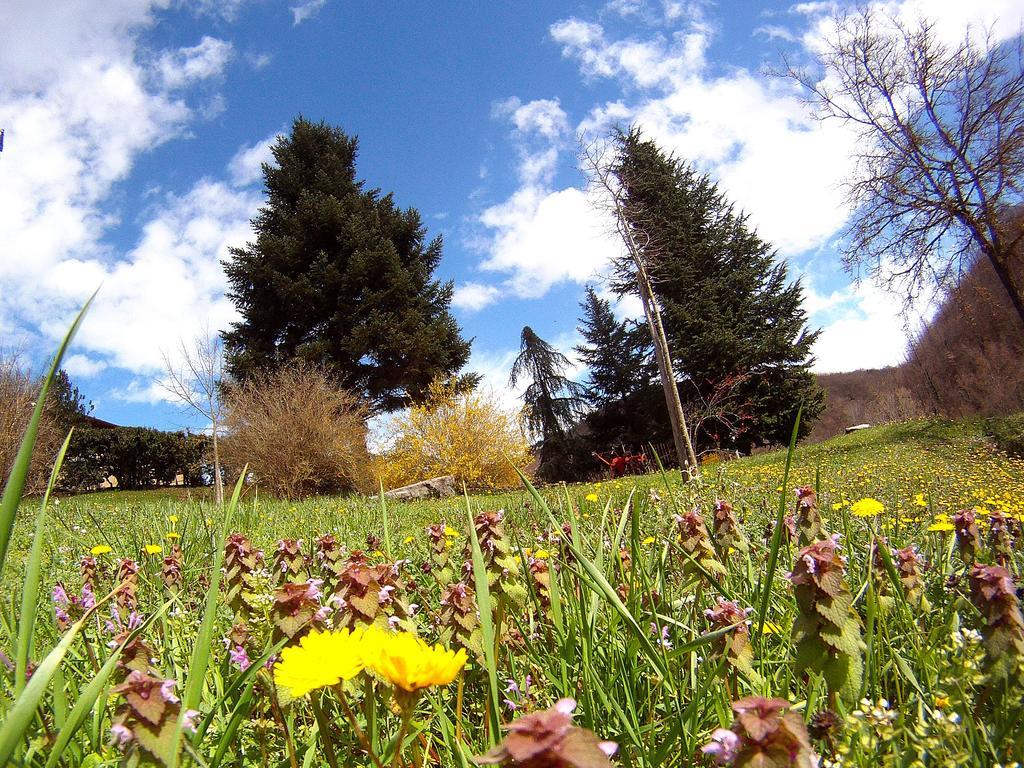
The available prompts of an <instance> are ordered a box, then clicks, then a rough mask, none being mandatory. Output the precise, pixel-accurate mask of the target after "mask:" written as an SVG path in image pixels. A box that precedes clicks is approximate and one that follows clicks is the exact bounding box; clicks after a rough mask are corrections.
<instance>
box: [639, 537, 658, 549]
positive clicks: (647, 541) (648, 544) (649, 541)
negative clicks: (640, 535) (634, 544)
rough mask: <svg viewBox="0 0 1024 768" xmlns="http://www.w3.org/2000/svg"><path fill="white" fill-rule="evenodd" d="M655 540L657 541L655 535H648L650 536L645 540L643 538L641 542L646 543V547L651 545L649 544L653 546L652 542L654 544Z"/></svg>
mask: <svg viewBox="0 0 1024 768" xmlns="http://www.w3.org/2000/svg"><path fill="white" fill-rule="evenodd" d="M654 542H655V538H654V537H653V536H648V537H647V538H646V539H644V540H643V542H641V543H642V544H643V545H644V546H645V547H649V546H651V544H653V543H654Z"/></svg>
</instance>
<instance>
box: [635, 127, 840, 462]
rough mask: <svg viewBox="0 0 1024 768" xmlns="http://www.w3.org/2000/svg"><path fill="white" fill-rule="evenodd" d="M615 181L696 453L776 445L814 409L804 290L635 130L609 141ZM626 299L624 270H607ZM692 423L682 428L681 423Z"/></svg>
mask: <svg viewBox="0 0 1024 768" xmlns="http://www.w3.org/2000/svg"><path fill="white" fill-rule="evenodd" d="M616 143H617V145H618V162H617V166H616V174H617V176H618V178H619V181H620V183H621V184H622V186H623V192H624V201H625V202H624V210H625V215H626V218H627V219H628V221H629V226H630V227H631V228H632V229H633V230H634V232H635V233H636V238H635V239H636V241H637V242H639V243H641V244H642V245H641V247H642V249H643V251H644V255H645V260H646V262H647V263H648V265H649V270H650V274H651V279H652V283H653V286H654V293H655V295H656V297H657V300H658V302H659V303H660V305H661V308H662V313H663V315H662V316H663V322H664V326H665V332H666V335H667V337H668V341H669V348H670V350H671V354H672V358H673V362H674V363H675V365H676V369H677V370H678V371H679V372H680V376H681V379H682V380H681V382H680V384H681V396H682V398H683V401H684V409H685V410H688V411H690V413H691V414H692V415H693V416H694V417H695V418H696V419H697V420H698V421H700V422H703V427H702V428H701V427H700V425H699V424H698V425H694V424H691V425H690V426H691V429H693V430H694V431H703V432H704V435H703V437H704V441H703V442H704V443H705V444H707V442H708V441H710V442H712V443H715V444H719V443H720V444H722V445H727V446H729V447H738V448H741V449H749V448H750V447H753V446H754V445H758V444H762V443H771V442H779V443H781V442H785V441H786V440H787V439H788V436H789V431H790V430H791V429H792V425H793V420H794V418H795V416H796V411H797V408H798V407H799V406H800V405H801V403H802V404H803V406H804V419H803V420H802V424H803V425H804V427H803V428H804V430H806V429H807V428H809V427H810V425H811V423H812V422H813V421H814V419H815V418H816V416H817V415H818V413H820V411H821V408H822V406H823V401H822V394H821V391H820V389H819V388H818V387H817V385H816V384H815V381H814V376H813V374H812V373H811V372H810V364H811V362H812V357H811V347H812V345H813V344H814V341H815V339H816V338H817V336H818V332H817V331H811V330H809V329H808V328H807V327H806V323H807V317H806V314H805V312H804V310H803V306H802V302H803V288H802V286H801V284H800V281H799V280H796V281H793V282H790V281H789V280H788V275H787V270H786V266H785V263H784V262H781V261H780V260H779V259H777V257H776V253H775V251H774V249H773V248H772V246H771V245H770V244H769V243H768V242H766V241H765V240H763V239H761V238H760V237H759V236H758V234H757V233H756V232H755V231H754V230H753V228H752V227H751V226H750V225H749V223H748V220H747V217H746V215H745V214H743V213H740V212H737V211H736V210H735V208H734V206H733V204H732V203H731V202H729V200H728V199H727V198H726V196H725V195H724V194H723V193H722V192H721V191H720V190H719V189H718V186H717V184H715V182H714V181H712V180H711V179H710V178H709V177H708V176H707V175H704V174H700V173H698V172H697V171H696V170H695V169H694V168H692V167H691V166H690V165H689V164H687V163H686V162H685V161H683V160H681V159H679V158H677V157H674V156H673V155H670V154H666V153H665V152H663V151H662V150H661V149H660V148H659V147H658V146H657V145H656V144H655V143H654V142H653V141H650V140H647V139H645V138H644V137H643V136H642V135H641V134H640V132H639V131H638V130H636V129H633V130H631V131H629V132H628V133H627V132H621V133H619V134H618V136H617V140H616ZM616 268H617V272H618V274H619V277H620V279H619V281H618V284H617V288H618V290H619V291H620V292H624V291H628V290H633V286H634V285H635V281H630V280H629V279H628V278H629V272H630V270H631V269H632V265H631V262H630V260H628V259H626V258H623V259H622V260H621V261H620V263H619V264H617V265H616ZM688 421H693V419H688Z"/></svg>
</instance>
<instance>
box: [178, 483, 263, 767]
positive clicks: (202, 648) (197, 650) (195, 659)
mask: <svg viewBox="0 0 1024 768" xmlns="http://www.w3.org/2000/svg"><path fill="white" fill-rule="evenodd" d="M248 471H249V467H248V465H246V466H245V467H243V468H242V472H241V474H240V475H239V476H238V482H237V483H235V490H234V493H232V494H231V502H230V503H229V504H228V508H227V511H226V512H225V513H224V519H223V520H222V521H221V526H220V529H221V530H220V537H219V538H218V539H217V546H216V547H215V548H214V550H213V573H211V574H210V586H209V588H208V589H207V590H206V607H205V609H204V610H203V623H202V624H201V625H200V628H199V634H198V635H197V636H196V638H195V641H194V642H195V646H194V648H193V650H192V661H191V663H190V664H189V667H188V677H187V678H186V680H185V690H184V693H183V694H182V697H181V717H180V718H179V719H178V725H177V732H176V733H175V736H174V738H173V739H172V740H171V754H170V755H167V756H166V760H165V762H167V764H168V765H170V766H171V768H175V766H177V764H178V755H179V750H178V746H179V744H180V743H181V733H182V726H183V721H184V718H185V713H186V712H187V711H188V710H190V709H198V708H199V700H200V698H201V697H202V694H203V682H204V680H205V678H206V668H207V667H208V666H209V664H210V649H211V647H212V645H213V632H214V630H215V629H216V628H217V607H218V604H219V602H220V569H221V564H222V563H223V561H224V541H225V539H227V535H228V528H229V526H230V524H231V518H232V517H233V516H234V513H235V509H236V508H237V507H238V497H239V496H240V495H241V493H242V485H243V483H244V482H245V475H246V473H247V472H248Z"/></svg>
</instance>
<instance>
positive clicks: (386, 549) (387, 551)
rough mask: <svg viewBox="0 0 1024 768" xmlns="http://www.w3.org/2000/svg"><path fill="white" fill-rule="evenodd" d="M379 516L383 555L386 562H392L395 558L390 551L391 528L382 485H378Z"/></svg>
mask: <svg viewBox="0 0 1024 768" xmlns="http://www.w3.org/2000/svg"><path fill="white" fill-rule="evenodd" d="M380 516H381V519H382V520H383V523H384V554H386V555H387V556H388V560H393V559H394V558H395V556H394V554H393V550H392V549H391V526H390V525H389V524H388V507H387V504H385V503H384V483H381V484H380Z"/></svg>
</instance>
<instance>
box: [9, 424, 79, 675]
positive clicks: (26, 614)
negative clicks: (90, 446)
mask: <svg viewBox="0 0 1024 768" xmlns="http://www.w3.org/2000/svg"><path fill="white" fill-rule="evenodd" d="M70 442H71V432H68V436H67V437H66V438H64V444H63V445H62V446H61V448H60V451H58V453H57V460H56V461H54V463H53V470H52V471H51V472H50V480H49V482H47V484H46V493H45V494H43V501H42V503H41V504H40V505H39V515H38V517H37V518H36V531H35V534H34V536H33V537H32V551H31V552H29V556H28V564H27V565H26V567H25V578H24V579H23V580H22V590H21V614H20V616H19V617H18V650H17V657H16V660H15V665H14V693H15V695H18V694H19V693H21V692H22V691H23V690H24V689H25V670H26V669H27V668H28V657H29V652H30V651H31V649H32V640H33V636H34V634H35V627H36V609H37V608H38V607H39V583H40V568H41V564H42V557H43V540H44V539H45V538H46V505H47V503H49V501H50V494H51V493H52V492H53V486H54V485H56V483H57V477H58V475H60V468H61V465H62V464H63V463H64V455H65V454H66V453H67V451H68V444H69V443H70Z"/></svg>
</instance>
